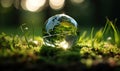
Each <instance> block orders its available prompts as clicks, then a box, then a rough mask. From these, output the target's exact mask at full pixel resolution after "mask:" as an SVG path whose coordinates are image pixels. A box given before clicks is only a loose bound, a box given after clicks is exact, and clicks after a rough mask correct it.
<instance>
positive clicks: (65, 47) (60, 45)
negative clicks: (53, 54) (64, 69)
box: [59, 40, 69, 50]
mask: <svg viewBox="0 0 120 71" xmlns="http://www.w3.org/2000/svg"><path fill="white" fill-rule="evenodd" d="M59 47H61V48H63V49H65V50H66V49H67V48H69V44H68V42H66V41H65V40H64V41H62V42H61V43H60V44H59Z"/></svg>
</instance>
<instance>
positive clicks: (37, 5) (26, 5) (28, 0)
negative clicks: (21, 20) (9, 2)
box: [21, 0, 46, 12]
mask: <svg viewBox="0 0 120 71" xmlns="http://www.w3.org/2000/svg"><path fill="white" fill-rule="evenodd" d="M45 3H46V0H22V2H21V6H22V8H23V9H24V10H28V11H31V12H36V11H38V10H39V11H40V10H42V7H43V6H44V5H45Z"/></svg>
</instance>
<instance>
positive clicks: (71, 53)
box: [0, 19, 120, 71]
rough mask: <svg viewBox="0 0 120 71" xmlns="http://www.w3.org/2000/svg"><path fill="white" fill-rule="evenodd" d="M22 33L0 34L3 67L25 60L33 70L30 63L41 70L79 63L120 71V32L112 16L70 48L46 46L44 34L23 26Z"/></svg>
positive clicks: (84, 34) (0, 56)
mask: <svg viewBox="0 0 120 71" xmlns="http://www.w3.org/2000/svg"><path fill="white" fill-rule="evenodd" d="M22 32H23V33H22V34H23V36H18V35H7V34H5V33H1V34H0V66H2V65H3V66H7V64H9V65H10V66H11V65H13V64H15V65H19V64H21V63H22V64H25V67H23V70H24V69H25V70H26V69H27V70H29V64H30V65H31V66H32V69H36V68H37V69H38V70H39V69H42V68H43V70H46V69H47V68H49V66H53V67H56V68H58V70H59V68H65V70H71V69H72V67H74V66H75V67H76V68H77V67H78V70H84V69H85V70H84V71H86V70H96V69H97V68H98V70H99V65H100V64H102V65H103V66H102V67H103V68H104V67H108V68H109V69H111V68H114V70H115V71H119V70H120V68H119V67H120V33H119V31H118V29H117V27H116V26H115V25H114V23H113V22H112V21H110V20H108V19H107V22H106V25H105V27H103V28H101V29H100V30H98V31H95V28H94V27H93V28H92V29H91V33H90V34H89V36H88V35H87V33H88V31H84V32H83V33H80V34H81V35H80V37H79V39H78V41H77V43H76V45H75V46H73V47H71V48H69V49H66V50H64V49H63V48H57V47H50V46H46V45H44V42H43V39H42V37H40V36H35V35H34V34H31V35H28V34H29V32H26V31H25V30H23V28H22ZM21 66H22V65H21ZM39 66H41V67H39ZM13 68H14V67H13ZM105 70H107V69H106V68H105Z"/></svg>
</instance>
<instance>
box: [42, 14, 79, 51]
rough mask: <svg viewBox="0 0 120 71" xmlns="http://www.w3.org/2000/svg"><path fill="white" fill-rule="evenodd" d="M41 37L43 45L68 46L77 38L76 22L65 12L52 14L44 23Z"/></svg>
mask: <svg viewBox="0 0 120 71" xmlns="http://www.w3.org/2000/svg"><path fill="white" fill-rule="evenodd" d="M43 39H44V43H45V45H48V46H52V47H62V48H64V49H67V48H70V47H71V46H73V45H74V44H75V42H76V40H77V22H76V21H75V20H74V19H73V18H72V17H70V16H68V15H66V14H57V15H55V16H52V17H50V18H49V19H48V20H47V21H46V23H45V27H44V29H43Z"/></svg>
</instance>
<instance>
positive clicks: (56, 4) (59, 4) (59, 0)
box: [49, 0, 65, 10]
mask: <svg viewBox="0 0 120 71" xmlns="http://www.w3.org/2000/svg"><path fill="white" fill-rule="evenodd" d="M64 3H65V0H49V4H50V7H51V8H52V9H55V10H58V9H61V8H63V6H64Z"/></svg>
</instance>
